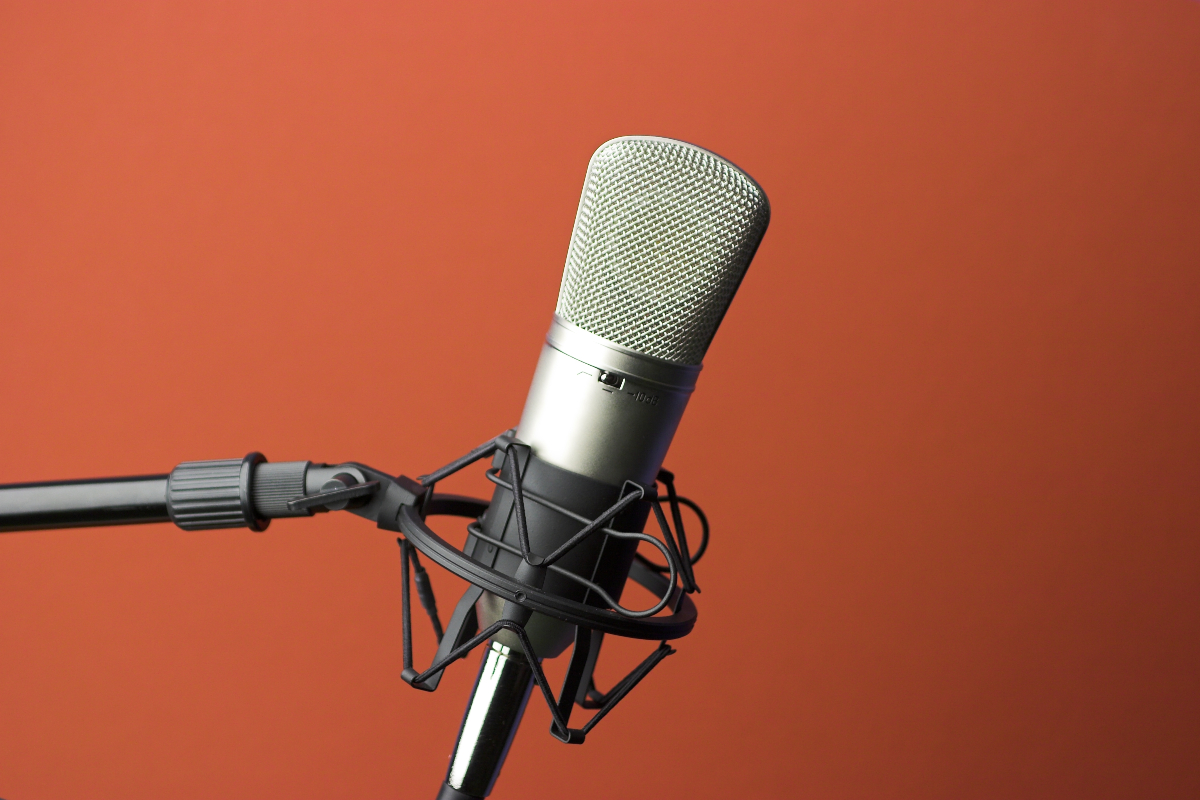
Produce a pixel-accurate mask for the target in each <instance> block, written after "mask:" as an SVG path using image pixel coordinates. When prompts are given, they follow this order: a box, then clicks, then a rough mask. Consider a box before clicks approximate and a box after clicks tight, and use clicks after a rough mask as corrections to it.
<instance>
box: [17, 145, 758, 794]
mask: <svg viewBox="0 0 1200 800" xmlns="http://www.w3.org/2000/svg"><path fill="white" fill-rule="evenodd" d="M770 213H771V212H770V206H769V204H768V202H767V198H766V195H765V194H764V193H763V191H762V189H761V188H760V187H759V185H758V184H757V183H755V182H754V180H753V179H752V178H750V176H748V175H747V174H746V173H744V172H742V171H741V170H740V169H738V168H737V167H736V166H734V165H733V164H731V163H730V162H728V161H726V160H725V159H723V158H721V157H720V156H717V155H715V154H713V153H710V152H709V151H707V150H704V149H701V148H699V147H696V146H695V145H691V144H687V143H685V142H680V141H675V140H672V139H662V138H657V137H650V136H630V137H624V138H620V139H614V140H612V141H610V142H607V143H605V144H604V145H602V146H601V147H600V148H599V149H598V150H597V151H596V153H595V154H594V155H593V156H592V160H591V162H590V164H589V165H588V171H587V176H586V178H585V180H584V185H583V194H582V196H581V198H580V201H579V211H578V213H577V214H576V217H575V229H574V231H573V233H572V234H571V243H570V247H569V248H568V251H567V263H566V269H565V271H564V273H563V280H562V286H561V289H560V291H559V295H558V305H557V307H556V309H555V314H554V318H553V321H552V322H551V325H550V331H549V333H548V334H547V336H546V343H545V345H544V346H543V348H542V353H541V357H540V359H539V360H538V365H537V369H536V371H535V373H534V376H533V384H532V386H531V387H530V390H529V396H528V398H527V400H526V402H525V409H524V412H523V413H522V415H521V419H520V423H519V424H518V426H517V428H516V429H515V430H512V431H509V432H507V433H505V434H502V435H500V436H498V437H496V438H494V439H492V440H489V441H488V442H485V443H484V444H483V445H481V446H480V447H477V448H476V449H475V450H473V451H471V452H470V453H467V454H466V455H464V456H463V457H462V458H459V459H457V460H455V461H453V462H451V463H450V464H447V465H446V466H444V467H442V468H440V469H438V470H435V471H434V472H432V473H429V474H427V475H424V476H422V477H421V478H420V479H418V480H413V479H411V478H408V477H405V476H403V475H401V476H398V477H394V476H392V475H390V474H388V473H386V472H383V471H380V470H378V469H374V468H372V467H369V466H367V465H365V464H360V463H357V462H343V463H340V464H335V465H330V464H325V463H314V462H310V461H288V462H280V463H268V462H267V460H266V458H265V457H264V456H263V455H262V454H260V453H257V452H253V453H250V454H249V455H247V456H245V457H244V458H231V459H218V460H215V461H189V462H184V463H181V464H179V465H177V466H176V467H175V469H174V470H172V471H171V472H170V474H160V475H141V476H133V477H125V478H101V479H88V480H72V481H54V482H49V483H33V484H13V485H5V486H0V533H3V532H7V531H21V530H44V529H50V528H68V527H81V526H99V525H127V524H135V523H160V522H166V521H168V520H169V521H171V522H173V523H174V524H175V525H176V526H178V527H179V528H182V529H184V530H186V531H201V530H211V529H219V528H236V527H245V528H249V529H251V530H254V531H262V530H265V529H266V527H267V525H268V524H269V523H270V521H271V520H272V519H275V518H280V517H306V516H312V515H313V514H316V513H323V512H328V511H340V510H345V511H347V512H349V513H352V514H355V515H358V516H360V517H363V518H364V519H367V520H370V521H372V522H375V523H376V524H377V526H378V527H379V528H380V529H383V530H386V531H389V532H393V533H400V534H401V536H400V537H399V538H398V540H397V541H398V542H399V544H400V556H401V560H400V565H401V581H402V591H401V599H402V619H403V637H404V647H403V652H404V667H403V671H402V673H401V678H402V679H403V680H404V681H405V682H406V683H408V684H409V685H410V686H412V687H414V688H416V689H421V690H424V691H430V692H431V691H434V690H435V689H436V688H437V686H438V683H439V682H440V679H441V675H442V673H443V671H444V670H445V669H446V667H447V666H449V665H450V664H451V663H453V662H455V661H457V660H459V659H461V658H464V657H465V656H466V655H467V654H468V653H470V652H471V651H472V650H473V649H474V648H476V647H480V646H482V647H483V661H482V664H481V665H480V670H479V675H478V677H477V679H476V682H475V688H474V690H473V691H472V695H471V699H470V702H469V703H468V705H467V710H466V713H465V715H464V716H463V722H462V726H461V728H460V730H459V734H458V740H457V742H456V744H455V748H454V751H453V753H452V755H451V758H450V767H449V771H448V772H447V776H446V781H445V783H444V784H443V785H442V787H441V790H440V793H439V795H438V797H439V800H479V799H480V798H484V797H487V796H488V794H489V793H490V792H491V791H492V787H493V786H494V785H495V782H496V777H497V775H498V774H499V772H500V768H501V767H502V766H503V764H504V759H505V757H506V756H507V754H508V750H509V747H510V746H511V744H512V741H513V736H514V735H515V734H516V731H517V728H518V726H519V725H520V722H521V717H522V715H523V714H524V712H525V706H526V703H527V702H528V700H529V697H530V694H531V693H532V691H533V687H534V686H535V685H536V686H537V687H538V689H539V691H540V693H541V695H542V696H543V698H544V699H545V700H546V703H547V705H548V707H549V709H550V713H551V716H552V717H553V719H554V722H553V724H552V726H551V729H550V732H551V734H552V735H553V736H555V737H556V738H558V739H560V740H561V741H564V742H566V743H569V744H579V743H582V742H583V741H584V738H585V737H586V735H587V733H588V732H589V731H590V730H591V729H592V728H593V727H595V725H596V724H597V723H598V722H599V721H600V720H601V719H603V718H604V717H605V716H606V715H607V714H608V713H609V712H611V711H612V710H613V708H614V707H615V706H616V705H617V703H619V702H620V701H621V699H622V698H624V697H625V696H626V695H627V694H628V693H629V692H630V691H631V690H632V689H633V688H634V687H635V686H637V684H638V682H639V681H641V680H642V679H643V678H645V677H646V675H648V674H649V673H650V671H651V670H652V669H654V667H655V666H656V665H657V664H658V663H660V662H661V661H662V660H663V659H664V658H666V657H667V656H669V655H671V654H672V653H674V652H675V651H674V650H673V649H672V648H671V647H670V646H669V645H668V644H667V642H668V641H671V640H674V639H678V638H680V637H682V636H686V635H687V634H688V633H689V632H690V631H691V630H692V627H693V626H694V625H695V622H696V607H695V604H694V603H693V602H692V601H691V598H690V595H691V593H693V592H696V591H698V587H697V586H696V582H695V578H694V576H693V574H692V568H691V565H692V564H693V563H694V562H695V561H696V560H697V559H699V557H700V555H701V554H702V553H703V551H704V548H705V545H706V543H707V536H708V523H707V521H706V519H705V517H704V515H703V513H702V512H701V511H700V509H699V507H698V506H697V505H696V504H694V503H692V502H691V501H690V500H687V499H685V498H682V497H679V496H678V495H676V493H675V485H674V477H673V476H672V475H671V473H670V472H668V471H666V470H664V469H662V463H663V458H664V457H665V456H666V453H667V449H668V448H669V447H670V444H671V439H672V438H673V437H674V435H675V430H676V428H677V427H678V426H679V421H680V419H681V417H682V416H683V411H684V408H685V407H686V406H687V402H688V398H689V397H690V396H691V393H692V390H693V389H694V388H695V386H696V379H697V377H698V376H699V373H700V368H701V362H702V361H703V359H704V355H705V353H706V352H707V350H708V346H709V344H710V343H711V342H712V338H713V336H714V335H715V333H716V331H717V328H718V326H720V324H721V320H722V318H723V317H724V316H725V312H726V310H728V308H729V304H730V302H731V301H732V299H733V295H734V294H735V293H736V292H737V289H738V286H739V284H740V283H741V281H742V277H743V276H744V275H745V273H746V269H747V267H748V266H749V265H750V261H751V260H752V259H753V258H754V254H755V251H756V250H757V249H758V245H759V242H760V241H761V240H762V237H763V234H764V233H765V232H766V229H767V224H768V222H769V221H770ZM488 456H492V457H493V460H492V468H491V469H489V470H488V472H487V477H488V479H489V480H491V481H492V482H493V483H494V484H495V485H496V489H495V492H494V493H493V496H492V500H491V502H490V503H488V502H484V501H482V500H476V499H473V498H468V497H460V496H457V495H448V494H438V493H436V492H435V487H436V484H437V482H438V481H439V480H441V479H442V478H445V477H446V476H448V475H451V474H453V473H455V472H457V471H458V470H460V469H462V468H464V467H466V466H467V465H469V464H472V463H474V462H476V461H479V460H480V459H483V458H486V457H488ZM659 484H661V485H662V486H663V487H665V489H666V498H665V504H666V505H667V506H668V507H669V510H670V513H671V516H672V521H673V527H674V530H672V525H671V524H669V523H668V522H667V519H666V516H665V513H664V511H663V505H664V502H663V500H664V499H663V498H660V496H659V493H658V488H657V487H658V485H659ZM681 505H687V506H689V507H690V508H692V510H693V511H695V512H696V513H697V515H698V516H699V519H700V522H701V525H702V526H703V529H704V532H703V538H702V540H701V543H700V548H699V550H698V551H697V553H696V555H695V557H693V556H692V555H691V553H690V552H689V550H688V545H687V539H686V536H685V535H684V530H683V519H682V514H681V511H680V506H681ZM651 514H653V516H654V518H655V521H656V523H657V525H658V528H659V530H660V531H661V533H662V538H661V539H658V538H655V537H653V536H650V535H649V534H647V533H645V532H644V531H643V529H644V528H645V526H646V522H647V520H648V519H649V518H650V516H651ZM439 515H449V516H458V517H466V518H469V519H472V520H474V521H473V522H471V523H470V524H469V525H468V526H467V534H468V535H467V538H466V543H465V544H464V546H463V547H462V548H461V549H459V548H457V547H455V546H454V545H452V544H450V543H449V542H447V541H445V540H444V539H442V538H441V537H439V536H438V535H437V534H436V533H435V532H434V531H433V530H432V529H431V528H429V526H428V525H427V524H426V522H425V519H426V517H429V516H439ZM640 544H647V545H650V546H652V547H654V548H656V549H657V550H658V551H659V553H660V554H661V556H662V557H663V559H664V560H665V564H656V563H655V562H653V561H651V560H650V559H647V558H646V557H645V556H643V555H641V554H639V553H638V552H637V549H638V546H639V545H640ZM418 551H419V552H420V553H421V554H422V555H423V556H426V557H428V558H430V559H431V560H432V561H434V562H435V563H437V564H439V565H440V566H442V567H444V568H446V569H448V570H450V571H452V572H454V573H455V574H456V575H458V576H459V577H461V578H463V579H464V580H466V581H468V582H469V583H470V584H471V587H470V588H469V589H468V590H467V591H466V593H465V594H464V595H463V596H462V598H461V599H460V600H459V601H458V603H457V604H456V606H455V608H454V611H453V612H452V614H451V616H450V618H449V620H448V621H447V624H446V626H445V628H443V627H442V624H441V621H440V619H439V616H438V612H437V606H436V601H435V599H434V596H433V590H432V587H431V585H430V583H429V579H428V575H427V573H426V572H425V570H424V568H423V567H422V566H421V563H420V560H419V559H418V556H417V553H418ZM410 571H411V572H413V573H415V582H416V586H417V594H418V598H419V600H420V602H421V605H422V606H423V607H424V608H425V610H426V612H427V613H428V615H429V617H430V620H431V622H432V624H433V629H434V634H435V636H436V638H437V640H438V649H437V653H436V654H435V655H434V660H433V663H432V664H431V665H430V667H429V668H428V669H426V670H425V671H424V672H420V673H418V672H417V671H416V670H415V669H414V668H413V656H412V618H411V608H412V605H411V603H410V594H411V590H410V581H409V577H410ZM630 580H632V581H634V582H635V583H638V584H639V585H641V586H643V587H644V588H646V589H648V590H650V591H651V592H652V593H653V594H654V595H656V596H657V597H658V600H657V602H655V603H654V605H652V606H651V607H649V608H645V609H640V610H637V609H629V608H626V607H625V606H623V605H622V604H621V595H622V592H623V590H624V588H625V585H626V583H627V582H628V581H630ZM663 611H668V612H669V613H665V614H664V613H660V612H663ZM605 634H613V635H617V636H624V637H631V638H637V639H645V640H654V641H658V642H660V644H659V646H658V648H657V649H656V650H654V651H653V652H652V653H651V654H650V655H649V656H648V657H647V658H646V659H645V660H644V661H643V662H642V663H641V664H640V665H638V666H637V667H636V668H635V669H634V670H633V671H632V672H630V673H629V674H628V675H627V676H625V677H624V678H623V679H621V680H620V681H618V682H617V683H616V684H614V686H613V687H612V689H610V690H609V691H608V692H607V693H602V692H599V691H598V690H597V689H596V688H595V683H594V681H593V680H592V673H593V670H594V668H595V665H596V661H597V658H598V655H599V652H600V648H601V645H602V644H603V639H604V636H605ZM568 646H570V647H571V656H570V660H569V662H568V665H567V669H566V676H565V677H564V679H563V685H562V689H561V691H560V692H559V695H558V697H557V698H555V696H554V694H553V693H552V692H551V690H550V687H549V685H548V682H547V680H546V676H545V672H544V671H543V670H542V667H541V662H542V661H543V660H544V659H547V658H555V657H557V656H559V655H561V654H562V653H563V652H564V651H565V650H566V649H567V647H568ZM575 705H579V706H582V707H584V708H589V709H595V710H596V713H595V714H594V715H593V716H592V718H591V719H590V720H588V722H587V723H586V724H584V725H583V726H582V727H580V728H571V727H569V722H570V716H571V712H572V709H573V708H574V706H575Z"/></svg>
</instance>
